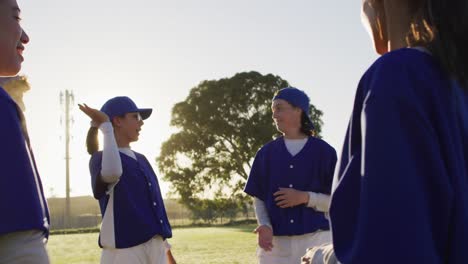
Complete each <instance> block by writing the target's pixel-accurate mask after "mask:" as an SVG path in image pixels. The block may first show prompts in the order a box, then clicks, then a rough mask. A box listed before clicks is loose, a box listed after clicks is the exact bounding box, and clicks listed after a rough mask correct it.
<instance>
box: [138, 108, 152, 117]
mask: <svg viewBox="0 0 468 264" xmlns="http://www.w3.org/2000/svg"><path fill="white" fill-rule="evenodd" d="M138 113H140V116H141V119H143V120H145V119H147V118H148V117H150V115H151V113H153V109H151V108H140V109H138Z"/></svg>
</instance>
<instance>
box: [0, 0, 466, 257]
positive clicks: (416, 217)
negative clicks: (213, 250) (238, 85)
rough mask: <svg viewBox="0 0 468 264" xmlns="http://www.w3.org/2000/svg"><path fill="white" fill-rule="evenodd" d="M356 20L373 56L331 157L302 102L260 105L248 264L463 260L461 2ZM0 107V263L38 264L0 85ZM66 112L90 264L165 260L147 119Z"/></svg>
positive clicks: (19, 46)
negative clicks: (85, 205)
mask: <svg viewBox="0 0 468 264" xmlns="http://www.w3.org/2000/svg"><path fill="white" fill-rule="evenodd" d="M0 12H1V16H0V20H1V21H0V76H15V75H17V74H18V72H19V71H20V69H21V63H22V62H23V56H22V51H23V50H24V48H25V45H26V44H27V43H28V42H29V36H28V35H27V34H26V32H25V31H24V30H23V29H22V28H21V26H20V24H19V20H20V19H19V17H20V9H19V7H18V5H17V3H16V0H0ZM362 17H363V21H364V23H365V24H366V25H367V26H368V27H367V28H368V29H369V33H370V35H371V38H372V41H373V44H374V47H375V50H376V51H377V53H378V54H380V55H381V56H380V57H379V58H378V59H377V60H376V61H375V62H374V63H373V64H372V65H371V66H370V67H369V68H368V70H367V71H366V72H365V73H364V75H363V76H362V78H361V80H360V82H359V84H358V86H357V90H356V96H355V99H354V106H353V111H352V114H351V118H350V121H349V124H348V129H347V131H346V136H345V139H344V144H343V148H342V153H341V154H340V155H339V156H337V153H336V151H335V149H334V148H333V147H332V146H330V145H329V144H328V143H327V142H325V141H324V140H322V139H320V138H318V137H316V136H315V134H314V121H315V120H313V119H312V118H311V116H310V112H309V109H310V99H309V97H308V96H307V94H306V93H305V92H304V91H302V90H300V89H298V88H295V87H284V88H282V89H280V90H278V91H275V93H274V95H273V97H272V99H271V113H272V119H273V122H274V124H275V126H276V129H277V131H278V132H279V133H280V136H278V137H277V138H275V139H274V140H272V141H270V142H264V145H263V147H261V148H260V149H259V150H256V149H255V150H252V153H255V152H256V154H255V158H254V160H253V163H252V167H251V170H250V174H249V177H248V179H247V181H246V183H245V186H244V192H245V193H246V194H247V195H249V196H251V197H252V200H253V204H254V208H255V215H256V219H257V223H258V225H257V227H256V228H255V230H254V232H255V233H256V236H257V239H258V241H257V242H258V246H257V252H256V253H255V252H252V255H254V254H256V258H257V259H258V262H259V263H261V264H267V263H268V264H269V263H272V264H276V263H278V264H279V263H281V264H290V263H308V264H311V263H315V264H320V263H328V264H332V263H345V264H348V263H359V264H368V263H434V264H435V263H467V262H468V253H467V250H466V249H467V248H468V192H467V190H468V50H467V49H466V47H467V46H468V37H467V35H466V32H468V20H467V17H468V4H467V2H466V1H464V0H406V1H405V0H363V1H362ZM314 99H315V98H314ZM23 107H24V106H23ZM0 108H1V109H0V118H1V120H2V122H3V123H4V126H3V128H2V129H1V130H0V131H1V132H0V133H1V136H2V138H4V150H3V151H2V154H0V155H1V158H0V162H1V167H2V175H1V176H0V211H1V212H4V213H6V212H8V217H6V216H5V217H2V220H1V222H0V223H1V224H0V263H13V264H17V263H26V264H27V263H38V264H46V263H49V262H50V260H49V256H48V254H47V250H46V241H47V239H48V235H49V223H50V216H49V211H48V207H47V201H46V199H45V196H44V192H43V188H42V183H41V177H40V174H39V172H38V169H37V166H36V161H35V158H34V153H33V148H32V146H31V145H32V144H31V142H30V140H29V136H28V129H27V126H26V120H25V117H24V114H23V110H22V107H20V106H19V105H18V103H17V102H15V101H14V100H13V99H12V95H11V94H9V93H8V92H7V91H5V90H4V89H3V88H1V87H0ZM79 108H80V110H81V111H82V112H83V113H84V114H86V115H87V116H88V117H89V118H90V119H91V126H90V128H89V131H88V135H87V139H86V144H87V149H88V152H89V154H90V156H91V157H90V161H89V172H90V179H91V187H92V190H93V195H94V198H95V199H96V200H97V201H98V203H99V206H100V209H101V215H102V224H101V228H100V233H99V240H98V246H99V247H100V248H102V251H101V263H103V264H107V263H141V264H149V263H158V264H165V263H175V259H174V257H173V256H172V253H171V245H170V244H169V243H168V239H169V238H171V237H172V229H171V225H170V223H169V219H168V217H167V214H166V208H165V205H164V201H163V198H162V195H161V190H160V187H159V182H158V178H157V176H156V174H155V172H154V171H153V169H152V167H151V164H150V162H149V161H148V159H147V158H146V157H145V156H144V155H143V154H141V153H138V152H136V151H134V150H133V149H132V148H131V146H130V144H131V143H132V142H136V141H138V139H139V135H140V131H141V129H142V126H143V124H144V121H145V120H147V119H148V118H149V117H150V116H151V114H152V109H151V108H139V107H138V106H137V104H136V103H135V102H134V101H133V100H132V99H130V98H129V97H127V96H117V97H113V98H110V99H109V100H108V101H107V102H105V103H104V104H103V106H102V107H101V108H100V109H96V108H93V107H90V106H88V105H86V104H80V105H79ZM99 131H100V132H99ZM99 133H101V134H102V135H103V137H102V138H103V146H102V148H100V146H99V142H98V137H97V136H98V134H99ZM272 137H273V135H272Z"/></svg>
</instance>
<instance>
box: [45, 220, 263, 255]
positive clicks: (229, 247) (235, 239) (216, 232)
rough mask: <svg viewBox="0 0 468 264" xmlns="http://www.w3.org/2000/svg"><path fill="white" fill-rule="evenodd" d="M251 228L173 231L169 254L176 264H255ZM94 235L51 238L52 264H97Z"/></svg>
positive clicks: (54, 236)
mask: <svg viewBox="0 0 468 264" xmlns="http://www.w3.org/2000/svg"><path fill="white" fill-rule="evenodd" d="M254 228H255V226H254V225H242V226H235V227H190V228H176V229H174V230H173V238H172V239H170V240H169V242H170V243H171V244H172V252H173V255H174V256H175V258H176V260H177V263H178V264H185V263H186V264H189V263H190V264H205V263H206V264H214V263H217V264H218V263H231V264H234V263H238V264H253V263H256V258H255V247H256V236H255V234H253V233H252V230H253V229H254ZM97 238H98V234H97V233H91V234H72V235H53V236H51V237H50V238H49V243H48V246H47V249H48V251H49V256H50V258H51V262H52V264H85V263H99V258H100V255H101V249H100V248H99V247H98V245H97Z"/></svg>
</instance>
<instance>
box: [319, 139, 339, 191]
mask: <svg viewBox="0 0 468 264" xmlns="http://www.w3.org/2000/svg"><path fill="white" fill-rule="evenodd" d="M327 150H328V151H327V154H328V155H327V156H326V157H327V160H326V165H325V166H326V167H325V170H326V171H325V173H324V175H323V176H324V178H323V180H322V181H323V186H324V187H325V188H324V190H323V193H324V194H331V191H332V184H333V175H334V173H335V166H336V160H337V156H336V151H335V149H334V148H333V147H331V146H328V149H327Z"/></svg>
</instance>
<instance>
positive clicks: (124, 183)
mask: <svg viewBox="0 0 468 264" xmlns="http://www.w3.org/2000/svg"><path fill="white" fill-rule="evenodd" d="M134 153H135V155H136V158H137V160H135V159H133V158H131V157H129V156H127V155H125V154H123V153H120V159H121V161H122V169H123V172H122V175H121V176H120V180H119V182H118V183H117V184H116V185H115V186H114V187H113V205H114V206H113V212H112V213H113V215H114V219H113V224H114V238H115V243H114V244H115V248H129V247H133V246H136V245H139V244H142V243H144V242H146V241H148V240H150V239H151V238H152V237H154V236H155V235H160V236H161V237H162V238H163V239H166V238H170V237H172V231H171V226H170V224H169V220H168V218H167V215H166V209H165V207H164V202H163V199H162V196H161V191H160V188H159V183H158V180H157V178H156V174H155V173H154V171H153V169H152V168H151V165H150V163H149V162H148V160H147V159H146V157H145V156H144V155H142V154H139V153H137V152H134ZM101 163H102V152H96V153H95V154H93V155H92V157H91V160H90V165H89V167H90V172H91V180H92V187H93V194H94V197H95V198H96V199H99V205H100V208H101V213H102V215H103V217H104V216H105V214H106V208H107V204H108V202H109V196H110V195H109V194H108V193H106V192H107V189H108V184H107V183H104V182H103V181H102V179H101V176H100V173H101ZM101 239H102V237H100V238H99V246H101V247H102V244H101Z"/></svg>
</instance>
